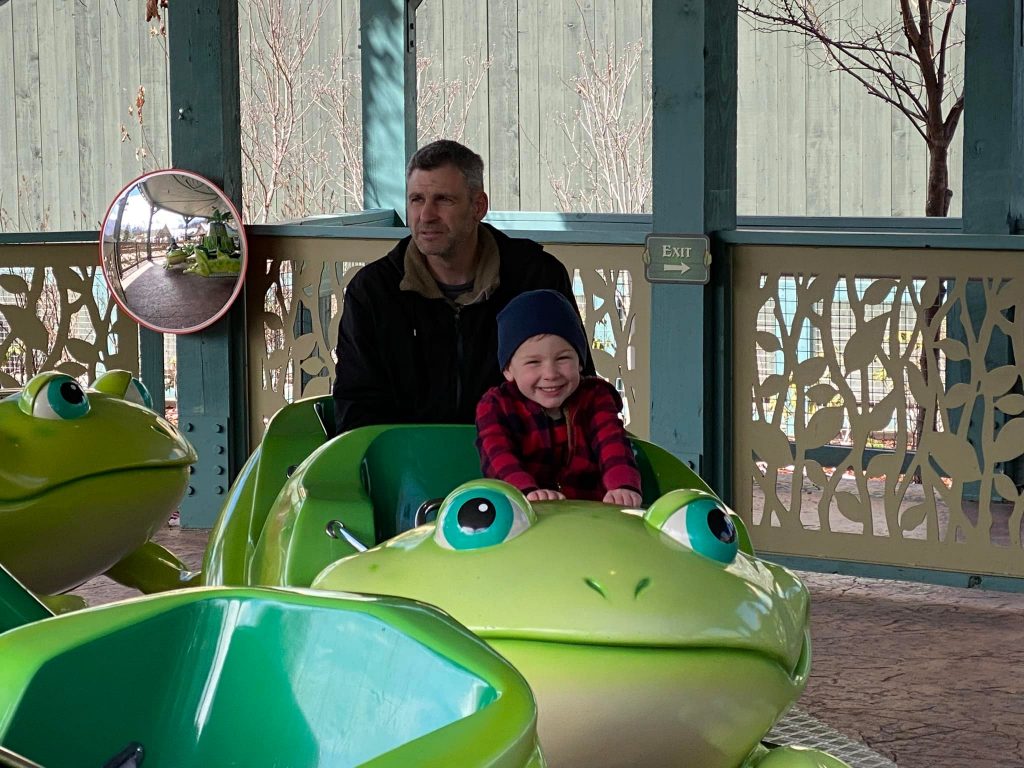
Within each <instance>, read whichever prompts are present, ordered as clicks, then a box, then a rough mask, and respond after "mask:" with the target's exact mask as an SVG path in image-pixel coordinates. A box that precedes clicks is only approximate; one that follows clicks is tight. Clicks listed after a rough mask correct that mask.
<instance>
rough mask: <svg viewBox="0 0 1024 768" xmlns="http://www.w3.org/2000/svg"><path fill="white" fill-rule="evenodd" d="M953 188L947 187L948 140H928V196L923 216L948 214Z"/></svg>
mask: <svg viewBox="0 0 1024 768" xmlns="http://www.w3.org/2000/svg"><path fill="white" fill-rule="evenodd" d="M952 199H953V190H951V189H950V188H949V142H947V141H944V140H943V141H929V142H928V198H927V200H926V201H925V204H924V215H925V216H948V215H949V203H950V201H951V200H952Z"/></svg>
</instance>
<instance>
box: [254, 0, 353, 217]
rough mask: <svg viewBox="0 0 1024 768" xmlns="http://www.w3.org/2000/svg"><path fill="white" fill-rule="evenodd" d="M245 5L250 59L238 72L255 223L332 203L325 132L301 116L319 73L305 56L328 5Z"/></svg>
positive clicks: (308, 109)
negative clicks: (281, 213)
mask: <svg viewBox="0 0 1024 768" xmlns="http://www.w3.org/2000/svg"><path fill="white" fill-rule="evenodd" d="M245 9H246V13H245V18H244V24H245V29H246V31H247V34H248V42H249V45H248V49H247V52H248V57H247V61H246V62H243V66H242V67H240V71H239V74H240V80H241V128H242V155H243V158H244V161H245V162H244V171H243V174H244V181H245V183H244V184H243V205H244V208H245V211H246V218H247V219H248V221H249V222H250V223H259V222H264V221H266V220H267V219H268V217H269V216H270V215H271V212H274V211H276V210H277V209H280V210H281V211H282V212H283V213H285V215H291V216H302V215H305V214H306V213H308V212H309V210H307V209H308V207H309V206H311V205H313V206H316V207H318V208H319V210H321V211H322V210H324V209H325V208H330V207H332V204H333V200H332V199H330V198H331V179H330V169H329V164H328V162H327V160H328V158H327V151H326V130H325V129H324V128H323V126H322V125H321V126H313V125H311V124H310V123H307V122H306V118H307V117H310V116H312V115H313V114H314V112H315V110H317V105H316V102H315V100H314V98H313V91H314V88H315V84H316V83H317V82H318V81H319V79H320V77H321V73H320V71H319V70H318V68H316V67H314V66H311V65H310V64H309V63H308V61H307V58H308V55H309V52H310V48H311V47H312V45H313V43H314V42H316V39H317V33H318V31H319V29H320V21H321V19H322V18H323V15H324V11H325V9H326V5H325V3H324V1H323V0H306V1H305V2H304V3H303V4H302V5H301V7H300V8H298V9H295V8H291V7H290V4H287V3H285V2H284V0H252V1H251V2H249V3H247V4H246V6H245ZM246 64H247V65H248V66H246ZM325 197H327V198H328V199H327V200H324V198H325ZM314 201H315V202H314Z"/></svg>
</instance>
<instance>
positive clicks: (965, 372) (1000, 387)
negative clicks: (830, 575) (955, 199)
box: [732, 246, 1024, 578]
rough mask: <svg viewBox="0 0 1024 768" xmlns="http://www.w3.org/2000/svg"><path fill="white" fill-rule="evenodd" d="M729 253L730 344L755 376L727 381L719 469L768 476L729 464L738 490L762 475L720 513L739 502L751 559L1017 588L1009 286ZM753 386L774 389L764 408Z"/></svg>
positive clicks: (977, 274)
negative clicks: (780, 556)
mask: <svg viewBox="0 0 1024 768" xmlns="http://www.w3.org/2000/svg"><path fill="white" fill-rule="evenodd" d="M735 255H736V259H735V261H734V268H735V271H734V277H735V283H734V284H735V285H736V290H737V301H736V304H735V307H734V317H733V323H732V326H733V329H734V330H733V333H734V340H735V341H734V348H735V349H736V355H737V358H738V359H740V360H743V359H744V356H745V359H746V360H747V361H751V360H752V361H753V362H754V367H753V368H749V369H744V368H742V367H737V369H736V370H737V371H740V370H750V372H751V373H750V374H749V375H750V380H749V383H747V384H745V385H743V384H742V382H740V384H741V387H740V388H738V389H737V390H736V391H743V389H744V388H746V391H747V392H749V394H750V397H751V400H752V402H750V403H745V402H742V401H740V402H737V403H736V404H735V413H736V414H737V417H736V418H737V423H738V433H737V437H736V440H737V443H738V444H737V446H736V450H735V453H734V455H735V456H737V457H746V456H750V457H751V458H750V459H749V461H763V462H764V463H765V464H766V465H767V466H766V467H764V468H763V470H752V469H751V468H750V467H746V466H742V465H741V466H737V468H736V479H737V483H743V482H747V483H749V482H750V478H753V477H754V476H755V474H756V475H757V476H758V477H762V478H763V482H762V484H761V486H755V487H756V488H757V489H758V490H757V492H756V493H754V492H753V491H751V493H750V495H749V497H748V495H747V490H746V488H750V487H751V486H749V485H746V486H742V485H740V486H738V487H741V488H743V493H742V494H741V495H740V498H739V499H738V507H737V511H739V512H740V513H741V514H747V513H746V510H744V509H743V504H745V503H747V498H749V499H750V504H751V505H752V507H751V511H750V515H751V519H752V520H756V521H759V524H761V525H762V526H763V530H762V531H761V532H760V533H759V534H758V535H761V536H763V537H765V539H766V541H765V543H764V544H763V545H762V546H764V547H766V548H770V549H771V551H773V552H780V553H785V554H792V555H796V556H808V557H832V558H835V559H838V560H854V561H857V562H864V563H887V564H891V565H895V566H901V565H907V564H914V565H917V566H919V567H930V568H936V569H950V568H952V569H953V570H957V571H959V572H963V571H964V570H968V571H972V572H977V573H994V574H1001V575H1008V576H1015V577H1017V578H1024V552H1021V549H1022V543H1021V538H1022V537H1021V535H1020V532H1019V528H1020V521H1021V519H1024V494H1022V493H1021V491H1020V489H1019V488H1018V487H1017V484H1018V483H1020V482H1022V480H1024V392H1022V386H1024V385H1022V382H1024V376H1022V374H1024V333H1022V331H1021V324H1020V318H1022V317H1024V277H1020V276H1018V274H1017V273H1016V271H1014V272H1013V273H1012V274H1006V273H1005V271H1004V272H1000V270H1005V265H1006V263H1007V262H1005V261H1001V260H1000V259H999V258H990V255H989V253H987V252H957V253H954V254H950V253H942V252H941V251H933V252H929V253H925V252H921V253H916V252H915V253H912V252H910V251H899V252H896V253H892V252H884V253H883V252H881V251H878V250H875V251H874V252H870V251H869V252H868V253H867V255H866V257H865V262H864V263H865V264H866V263H869V262H870V263H871V264H874V265H883V268H884V272H878V273H875V274H871V273H870V272H868V271H866V270H862V269H861V265H860V263H858V264H857V265H851V264H849V263H846V264H837V265H834V266H833V265H831V264H828V262H827V259H823V258H822V252H821V250H820V249H814V248H810V247H803V246H793V247H788V248H785V249H778V248H771V249H763V248H761V247H759V246H739V247H737V249H736V251H735ZM953 257H955V258H953ZM936 258H938V260H939V262H941V264H939V263H938V262H936ZM954 263H955V264H963V265H966V266H969V267H970V269H971V270H972V271H971V273H970V274H967V275H964V274H961V273H959V272H958V270H957V269H956V268H954V267H953V266H951V265H952V264H954ZM851 268H852V269H857V270H858V272H856V273H851V272H850V270H851ZM936 273H937V274H942V275H944V276H945V277H943V278H942V279H939V278H937V277H929V278H927V279H920V278H919V277H918V276H919V275H923V274H936ZM806 276H811V277H806ZM968 289H970V290H968ZM979 297H981V299H984V301H986V302H987V304H986V306H987V309H986V308H985V307H981V308H980V309H979V306H978V305H977V304H970V307H971V310H970V311H967V307H968V306H969V302H976V301H980V300H981V299H979ZM933 305H934V310H935V311H934V314H933V315H930V314H928V315H926V311H928V310H929V308H931V307H932V306H933ZM1012 318H1016V320H1015V321H1014V320H1013V319H1012ZM959 322H962V323H963V328H962V330H958V329H957V323H959ZM787 324H788V325H789V326H790V327H786V325H787ZM759 332H763V333H768V334H770V335H771V336H772V337H773V338H777V339H778V340H779V342H780V344H781V345H782V349H781V350H775V351H773V352H772V353H771V354H767V353H766V352H765V349H766V347H765V346H764V345H763V344H761V342H760V341H759V340H760V339H762V338H764V337H762V336H760V335H759ZM1001 345H1002V346H1001ZM773 349H774V347H773ZM1003 349H1006V350H1007V351H1008V352H1009V355H1008V356H1005V357H1001V355H1002V351H1001V350H1003ZM982 361H984V364H982ZM745 364H746V365H749V363H745ZM758 366H760V367H758ZM986 367H987V368H989V369H991V370H986ZM742 375H744V376H746V375H747V374H746V373H743V374H742ZM768 377H776V378H772V379H770V381H771V383H772V385H773V388H775V385H776V384H777V383H781V382H782V380H783V378H785V379H786V380H787V381H788V382H789V388H788V390H786V391H782V390H781V387H780V388H779V390H780V391H779V392H778V393H777V395H776V394H774V393H773V394H772V395H766V393H765V392H764V390H765V387H764V384H766V383H768V381H769V378H768ZM769 398H771V402H769ZM743 414H750V415H751V416H750V417H749V420H747V419H744V418H743ZM762 419H765V420H767V422H768V423H758V422H761V420H762ZM787 440H788V441H790V442H791V443H792V448H791V449H790V447H789V446H788V445H786V441H787ZM791 456H795V457H796V459H797V461H796V464H795V466H794V469H793V471H794V472H802V473H803V474H804V476H805V479H804V481H803V483H802V487H803V489H804V491H803V492H802V493H793V492H792V491H791V490H790V487H792V488H793V489H794V490H795V489H797V488H800V487H801V484H800V483H799V482H798V480H797V478H795V477H791V475H790V473H789V470H787V466H788V465H789V464H790V463H792V462H793V459H792V458H791ZM826 461H834V462H836V463H837V464H838V465H839V466H838V467H834V468H833V467H830V465H829V464H827V463H824V462H826ZM835 472H840V473H842V472H845V474H839V475H837V474H834V473H835ZM744 478H746V481H744ZM773 483H774V484H775V487H774V488H773V487H772V484H773ZM762 498H763V499H764V501H763V502H762V501H761V499H762ZM762 504H763V506H762ZM958 505H959V506H963V508H964V509H963V511H961V509H959V508H958ZM1007 518H1009V527H1010V530H1011V531H1016V533H1010V534H1007V532H1006V530H1007V526H1006V523H1005V522H1002V521H1005V520H1006V519H1007ZM764 521H768V525H763V523H764ZM955 530H960V531H962V532H964V534H963V535H961V536H957V535H954V531H955ZM1000 536H1001V537H1002V539H1000V538H999V537H1000ZM1007 536H1009V538H1008V539H1007ZM883 539H884V540H885V543H884V546H882V547H879V546H878V544H879V541H880V540H883Z"/></svg>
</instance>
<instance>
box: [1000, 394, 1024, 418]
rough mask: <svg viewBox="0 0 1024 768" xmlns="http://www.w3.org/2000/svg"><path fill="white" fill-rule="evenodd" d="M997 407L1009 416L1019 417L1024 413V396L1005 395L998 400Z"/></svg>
mask: <svg viewBox="0 0 1024 768" xmlns="http://www.w3.org/2000/svg"><path fill="white" fill-rule="evenodd" d="M995 406H996V408H997V409H998V410H1000V411H1002V412H1003V413H1005V414H1007V415H1008V416H1017V415H1018V414H1020V413H1024V395H1005V396H1004V397H1000V398H999V399H998V400H996V402H995Z"/></svg>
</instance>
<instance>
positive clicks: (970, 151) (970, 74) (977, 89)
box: [963, 0, 1024, 235]
mask: <svg viewBox="0 0 1024 768" xmlns="http://www.w3.org/2000/svg"><path fill="white" fill-rule="evenodd" d="M1022 5H1024V2H1022V0H989V2H983V3H968V4H967V30H966V32H967V47H966V49H965V53H964V56H965V61H964V77H965V82H964V94H965V96H964V107H965V108H964V118H963V119H964V176H963V178H964V209H963V228H964V232H970V233H973V234H995V235H1005V234H1014V233H1021V232H1024V9H1022V7H1021V6H1022Z"/></svg>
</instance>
